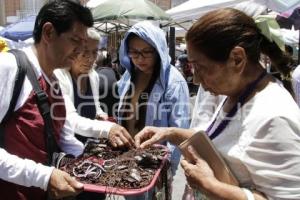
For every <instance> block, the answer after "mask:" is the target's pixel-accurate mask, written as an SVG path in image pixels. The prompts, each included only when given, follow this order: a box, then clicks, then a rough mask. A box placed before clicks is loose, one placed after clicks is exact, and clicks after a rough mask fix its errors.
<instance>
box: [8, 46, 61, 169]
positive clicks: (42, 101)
mask: <svg viewBox="0 0 300 200" xmlns="http://www.w3.org/2000/svg"><path fill="white" fill-rule="evenodd" d="M13 54H14V55H15V56H16V59H17V62H18V63H19V64H20V65H22V66H23V68H26V74H27V77H28V79H29V81H30V83H31V85H32V87H33V90H34V92H35V93H36V98H37V104H38V108H39V111H40V113H41V115H42V117H43V119H44V124H45V127H44V131H45V133H46V134H45V143H46V148H47V153H48V165H51V162H52V154H53V153H54V152H55V151H57V150H58V149H59V148H58V145H57V143H56V141H55V138H54V134H53V130H54V129H53V124H52V118H51V115H50V106H49V102H48V96H47V95H46V94H45V92H44V91H43V90H42V89H41V87H40V84H39V82H38V80H37V77H36V74H35V72H34V70H33V67H32V65H31V63H30V61H29V60H28V58H27V56H26V54H25V53H24V52H23V51H20V50H14V52H13Z"/></svg>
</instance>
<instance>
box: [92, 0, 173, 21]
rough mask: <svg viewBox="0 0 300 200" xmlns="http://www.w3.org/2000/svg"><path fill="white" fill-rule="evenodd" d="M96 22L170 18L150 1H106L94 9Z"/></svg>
mask: <svg viewBox="0 0 300 200" xmlns="http://www.w3.org/2000/svg"><path fill="white" fill-rule="evenodd" d="M92 13H93V17H94V20H95V21H100V22H103V21H109V20H126V19H140V20H141V19H142V20H169V19H170V18H169V16H168V15H167V14H166V13H165V12H164V11H163V10H162V9H161V8H160V7H158V6H157V5H155V4H154V3H152V2H151V1H148V0H114V1H111V0H105V1H101V2H100V4H98V5H97V6H96V7H94V8H93V9H92Z"/></svg>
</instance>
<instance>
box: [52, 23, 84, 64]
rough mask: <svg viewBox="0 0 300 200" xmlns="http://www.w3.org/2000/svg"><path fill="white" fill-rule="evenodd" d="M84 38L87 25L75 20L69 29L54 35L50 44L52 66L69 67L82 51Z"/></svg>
mask: <svg viewBox="0 0 300 200" xmlns="http://www.w3.org/2000/svg"><path fill="white" fill-rule="evenodd" d="M86 40H87V27H86V26H84V25H83V24H81V23H79V22H75V23H74V24H73V26H72V28H71V29H70V30H69V31H67V32H64V33H61V34H60V35H56V37H55V39H54V40H53V41H52V44H51V45H50V48H52V49H51V51H52V52H53V58H52V59H53V60H54V62H55V66H54V67H55V68H70V67H71V66H72V65H73V62H74V60H75V59H76V58H77V56H78V55H79V53H80V52H82V51H83V49H84V44H85V42H86Z"/></svg>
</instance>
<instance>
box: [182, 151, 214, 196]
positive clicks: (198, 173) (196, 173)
mask: <svg viewBox="0 0 300 200" xmlns="http://www.w3.org/2000/svg"><path fill="white" fill-rule="evenodd" d="M187 153H189V154H190V155H189V161H187V160H185V159H183V160H182V161H181V166H182V168H183V170H184V173H185V176H186V179H187V182H188V184H189V186H191V187H192V188H194V189H197V190H200V191H203V189H204V188H205V186H204V184H205V183H208V181H210V182H212V181H218V180H217V179H216V177H215V176H214V172H213V171H212V169H211V168H210V166H209V165H208V164H207V162H206V161H205V160H203V159H202V158H201V157H200V156H199V155H198V153H197V152H196V151H195V150H194V148H193V147H192V146H189V147H188V152H187ZM207 192H208V191H207ZM205 193H206V192H205ZM208 193H209V192H208Z"/></svg>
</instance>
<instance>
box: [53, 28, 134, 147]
mask: <svg viewBox="0 0 300 200" xmlns="http://www.w3.org/2000/svg"><path fill="white" fill-rule="evenodd" d="M87 35H88V38H87V41H86V43H85V44H84V45H83V47H84V48H83V51H82V52H80V53H79V55H78V56H77V57H76V58H74V62H73V65H72V67H71V68H69V69H58V70H55V72H54V73H55V75H56V77H57V78H58V80H59V85H60V87H61V89H62V93H63V97H64V100H65V102H66V110H67V115H68V118H70V119H71V120H72V125H73V126H74V129H75V136H76V137H77V138H78V139H79V140H80V141H82V142H83V143H85V142H86V140H87V138H88V137H93V138H108V139H109V141H110V142H111V143H112V145H114V146H127V147H131V146H132V145H133V144H134V143H133V140H132V138H131V136H130V135H129V133H128V132H127V131H126V129H124V128H123V127H121V126H120V125H118V124H116V123H113V122H110V121H106V120H107V118H108V115H107V114H106V113H105V112H103V111H102V109H101V108H100V103H99V77H98V74H97V72H96V71H95V70H94V69H93V63H94V62H95V59H96V56H97V51H98V43H99V41H100V35H99V34H98V33H97V32H96V31H95V30H94V29H92V28H90V29H88V31H87ZM101 95H102V94H101ZM98 119H100V120H98Z"/></svg>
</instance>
